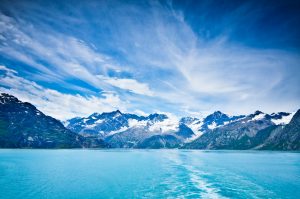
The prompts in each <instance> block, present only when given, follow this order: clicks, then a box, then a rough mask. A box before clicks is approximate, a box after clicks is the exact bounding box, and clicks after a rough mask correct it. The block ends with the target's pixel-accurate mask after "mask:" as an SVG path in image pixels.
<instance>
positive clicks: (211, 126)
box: [207, 122, 217, 130]
mask: <svg viewBox="0 0 300 199" xmlns="http://www.w3.org/2000/svg"><path fill="white" fill-rule="evenodd" d="M207 127H208V128H209V129H211V130H212V129H215V128H216V127H217V123H216V122H213V123H212V124H210V125H207Z"/></svg>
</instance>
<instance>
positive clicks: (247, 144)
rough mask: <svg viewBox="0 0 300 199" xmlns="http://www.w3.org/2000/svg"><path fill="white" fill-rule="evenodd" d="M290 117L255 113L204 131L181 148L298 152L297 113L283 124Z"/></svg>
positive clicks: (299, 114) (299, 118)
mask: <svg viewBox="0 0 300 199" xmlns="http://www.w3.org/2000/svg"><path fill="white" fill-rule="evenodd" d="M290 116H291V115H290V114H288V113H283V112H280V113H278V114H271V115H268V114H264V113H262V112H260V111H256V112H255V113H254V114H251V115H249V116H247V117H244V118H240V119H239V120H237V121H234V122H232V123H229V124H227V125H224V126H221V127H219V128H215V129H213V130H211V131H208V132H206V133H205V134H203V135H202V136H201V137H199V138H198V139H196V140H194V141H193V142H191V143H187V144H186V145H185V146H184V148H189V149H241V150H243V149H265V150H299V149H300V147H299V145H300V111H298V112H297V113H296V114H295V115H294V117H293V118H292V120H291V122H290V123H289V124H286V123H285V122H287V121H288V120H287V119H286V118H287V117H290ZM276 124H278V125H276ZM285 124H286V125H285Z"/></svg>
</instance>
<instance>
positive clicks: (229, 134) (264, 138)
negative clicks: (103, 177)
mask: <svg viewBox="0 0 300 199" xmlns="http://www.w3.org/2000/svg"><path fill="white" fill-rule="evenodd" d="M64 125H65V126H64ZM64 125H63V124H62V123H61V122H60V121H58V120H56V119H54V118H52V117H49V116H46V115H45V114H43V113H42V112H41V111H39V110H38V109H36V108H35V106H33V105H32V104H30V103H27V102H21V101H19V100H18V99H17V98H16V97H14V96H11V95H8V94H4V93H3V94H1V95H0V147H1V148H82V147H84V148H102V147H106V148H187V149H241V150H244V149H263V150H300V111H298V112H296V113H295V114H291V113H285V112H279V113H273V114H266V113H263V112H261V111H256V112H255V113H253V114H250V115H240V116H229V115H226V114H224V113H222V112H220V111H216V112H214V113H212V114H210V115H208V116H207V117H205V118H200V119H199V118H192V117H183V118H179V119H178V118H176V117H174V116H172V115H166V114H159V113H154V114H150V115H148V116H140V115H135V114H129V113H122V112H120V111H118V110H117V111H113V112H108V113H101V114H100V113H94V114H92V115H90V116H88V117H83V118H79V117H77V118H73V119H70V120H68V121H65V122H64Z"/></svg>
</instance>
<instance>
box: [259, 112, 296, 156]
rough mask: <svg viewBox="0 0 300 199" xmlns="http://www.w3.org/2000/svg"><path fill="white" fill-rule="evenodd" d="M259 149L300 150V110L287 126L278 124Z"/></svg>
mask: <svg viewBox="0 0 300 199" xmlns="http://www.w3.org/2000/svg"><path fill="white" fill-rule="evenodd" d="M258 148H259V149H266V150H300V110H298V111H297V112H296V113H295V115H294V117H293V118H292V120H291V122H290V123H289V124H287V125H286V126H278V127H277V128H276V129H274V130H273V131H272V132H271V135H270V136H269V137H268V139H267V140H266V141H265V143H263V144H262V145H261V146H259V147H258Z"/></svg>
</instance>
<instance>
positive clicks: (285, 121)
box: [271, 112, 295, 125]
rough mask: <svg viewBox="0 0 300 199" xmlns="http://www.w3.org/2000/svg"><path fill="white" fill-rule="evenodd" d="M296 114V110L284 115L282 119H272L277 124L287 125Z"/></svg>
mask: <svg viewBox="0 0 300 199" xmlns="http://www.w3.org/2000/svg"><path fill="white" fill-rule="evenodd" d="M294 114H295V112H293V113H291V114H289V115H287V116H282V118H281V119H271V121H272V122H273V123H274V124H276V125H286V124H288V123H290V121H291V120H292V118H293V116H294Z"/></svg>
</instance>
